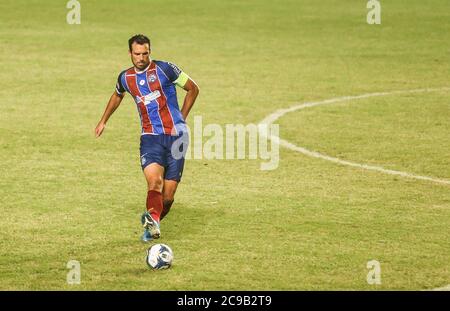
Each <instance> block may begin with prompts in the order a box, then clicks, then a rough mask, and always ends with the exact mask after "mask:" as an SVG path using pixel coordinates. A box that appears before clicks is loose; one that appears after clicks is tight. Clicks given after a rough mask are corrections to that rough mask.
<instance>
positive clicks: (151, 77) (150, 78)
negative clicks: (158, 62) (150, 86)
mask: <svg viewBox="0 0 450 311" xmlns="http://www.w3.org/2000/svg"><path fill="white" fill-rule="evenodd" d="M148 79H149V80H150V82H155V81H156V76H155V75H154V74H151V75H150V76H149V77H148Z"/></svg>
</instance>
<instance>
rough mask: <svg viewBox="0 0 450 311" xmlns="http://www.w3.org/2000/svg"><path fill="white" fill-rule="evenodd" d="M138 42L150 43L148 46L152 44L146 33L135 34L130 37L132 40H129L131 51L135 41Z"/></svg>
mask: <svg viewBox="0 0 450 311" xmlns="http://www.w3.org/2000/svg"><path fill="white" fill-rule="evenodd" d="M135 42H136V43H137V44H146V43H148V46H150V39H149V38H148V37H147V36H145V35H141V34H139V35H134V36H132V37H131V38H130V40H128V48H129V49H130V51H131V45H133V43H135Z"/></svg>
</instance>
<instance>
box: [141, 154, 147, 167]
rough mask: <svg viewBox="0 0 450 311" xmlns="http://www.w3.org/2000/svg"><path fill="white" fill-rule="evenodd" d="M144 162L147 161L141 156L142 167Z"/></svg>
mask: <svg viewBox="0 0 450 311" xmlns="http://www.w3.org/2000/svg"><path fill="white" fill-rule="evenodd" d="M146 161H147V160H145V157H144V156H142V157H141V164H142V165H144V164H145V162H146Z"/></svg>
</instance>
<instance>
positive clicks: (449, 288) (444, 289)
mask: <svg viewBox="0 0 450 311" xmlns="http://www.w3.org/2000/svg"><path fill="white" fill-rule="evenodd" d="M432 290H435V291H450V284H448V285H447V286H444V287H438V288H433V289H432Z"/></svg>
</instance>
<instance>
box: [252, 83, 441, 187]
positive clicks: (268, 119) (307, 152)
mask: <svg viewBox="0 0 450 311" xmlns="http://www.w3.org/2000/svg"><path fill="white" fill-rule="evenodd" d="M449 90H450V87H442V88H435V89H417V90H404V91H392V92H380V93H369V94H362V95H357V96H344V97H337V98H331V99H327V100H322V101H318V102H309V103H303V104H300V105H295V106H293V107H290V108H286V109H279V110H277V111H275V112H274V113H272V114H270V115H268V116H267V117H266V118H264V120H262V121H261V122H259V124H258V126H259V133H260V135H261V136H263V137H267V138H268V139H270V140H272V141H274V142H275V143H278V144H279V145H280V146H283V147H285V148H288V149H291V150H294V151H297V152H300V153H303V154H305V155H307V156H310V157H314V158H319V159H323V160H327V161H331V162H334V163H338V164H342V165H348V166H353V167H358V168H362V169H366V170H372V171H378V172H381V173H385V174H390V175H398V176H402V177H407V178H414V179H419V180H426V181H431V182H435V183H440V184H447V185H450V180H446V179H440V178H435V177H428V176H420V175H415V174H411V173H406V172H401V171H395V170H389V169H385V168H383V167H381V166H374V165H367V164H360V163H356V162H351V161H345V160H341V159H339V158H335V157H331V156H328V155H325V154H321V153H319V152H316V151H311V150H308V149H306V148H303V147H299V146H296V145H294V144H292V143H290V142H288V141H286V140H283V139H281V138H279V137H276V136H272V135H268V132H267V129H268V126H269V125H270V124H271V123H273V122H275V121H276V120H278V119H279V118H281V117H282V116H284V115H285V114H287V113H289V112H293V111H297V110H301V109H305V108H310V107H314V106H319V105H328V104H334V103H340V102H345V101H350V100H356V99H362V98H369V97H379V96H387V95H396V94H411V93H424V92H437V91H449Z"/></svg>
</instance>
